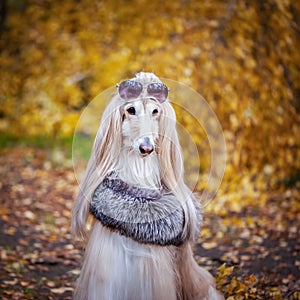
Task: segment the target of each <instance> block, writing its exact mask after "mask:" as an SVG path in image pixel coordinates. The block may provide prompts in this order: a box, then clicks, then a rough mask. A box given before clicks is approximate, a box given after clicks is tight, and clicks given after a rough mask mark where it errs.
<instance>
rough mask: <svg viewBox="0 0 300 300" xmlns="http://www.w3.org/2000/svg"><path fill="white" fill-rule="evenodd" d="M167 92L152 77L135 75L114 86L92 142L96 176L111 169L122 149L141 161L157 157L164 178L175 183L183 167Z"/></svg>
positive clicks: (143, 74)
mask: <svg viewBox="0 0 300 300" xmlns="http://www.w3.org/2000/svg"><path fill="white" fill-rule="evenodd" d="M168 92H169V91H168V88H167V87H166V86H165V85H164V84H163V83H162V82H161V81H160V79H159V78H158V77H156V76H155V75H154V74H152V73H144V72H141V73H138V74H137V75H136V77H135V78H133V79H131V80H127V81H124V82H122V83H121V84H119V85H117V89H116V93H115V95H114V96H113V97H112V100H111V101H110V103H109V104H108V106H107V108H106V109H105V111H104V113H103V116H102V120H101V124H100V127H99V130H98V133H97V137H96V139H95V144H94V149H93V153H94V157H95V159H96V165H97V167H98V172H99V173H101V174H104V173H106V172H107V171H108V170H109V169H111V168H113V165H114V164H115V163H116V161H117V159H118V157H119V156H120V153H121V151H122V150H124V149H126V150H128V151H133V152H134V153H135V154H136V155H138V156H140V157H142V158H143V159H147V157H150V156H152V155H158V157H159V164H160V168H161V170H162V174H165V173H166V172H167V173H168V174H172V176H168V175H166V178H171V177H172V178H174V180H172V181H177V180H178V179H179V177H181V175H182V171H183V165H182V157H181V150H180V145H179V141H178V136H177V132H176V115H175V111H174V109H173V107H172V106H171V104H170V102H169V99H168ZM175 178H177V179H176V180H175ZM173 184H174V185H176V182H174V183H173ZM173 184H172V185H173ZM168 185H169V184H168Z"/></svg>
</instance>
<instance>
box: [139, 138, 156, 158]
mask: <svg viewBox="0 0 300 300" xmlns="http://www.w3.org/2000/svg"><path fill="white" fill-rule="evenodd" d="M139 150H140V153H141V154H142V155H149V154H150V153H152V152H153V150H154V146H153V144H152V143H151V141H150V139H149V138H148V137H145V138H144V139H143V141H142V143H141V144H140V145H139Z"/></svg>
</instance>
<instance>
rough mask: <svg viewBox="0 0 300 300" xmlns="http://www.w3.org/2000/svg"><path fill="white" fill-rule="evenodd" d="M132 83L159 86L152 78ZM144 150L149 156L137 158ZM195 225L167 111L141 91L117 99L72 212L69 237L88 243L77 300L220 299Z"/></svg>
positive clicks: (195, 216)
mask: <svg viewBox="0 0 300 300" xmlns="http://www.w3.org/2000/svg"><path fill="white" fill-rule="evenodd" d="M135 80H138V81H140V82H141V83H142V84H143V85H144V86H147V85H148V84H149V83H152V82H160V80H159V79H158V78H157V77H156V76H155V75H154V74H152V73H139V74H137V75H136V78H135ZM133 112H134V113H133ZM145 144H146V145H147V146H151V147H153V149H154V151H153V152H152V153H151V154H150V153H149V154H148V155H145V153H141V152H139V150H140V146H141V145H145ZM110 174H115V178H111V177H109V175H110ZM116 180H117V181H116ZM143 208H145V209H144V210H143ZM122 209H124V211H122ZM103 216H104V217H103ZM90 217H91V229H90V230H88V226H87V224H88V223H89V218H90ZM128 221H129V222H128ZM200 223H201V215H200V208H199V207H198V204H197V201H196V199H195V198H194V196H193V194H192V193H191V191H190V190H189V189H188V188H187V186H186V185H185V184H184V181H183V160H182V155H181V150H180V145H179V141H178V136H177V132H176V118H175V112H174V110H173V108H172V106H171V104H170V103H169V101H166V102H164V103H159V102H158V101H156V100H155V99H153V98H150V97H148V96H147V93H146V89H144V91H143V93H142V94H141V95H140V97H139V98H138V99H133V100H131V101H125V100H123V99H122V98H121V97H120V96H119V94H118V93H116V94H115V95H113V97H112V99H111V101H110V103H109V105H108V106H107V108H106V110H105V111H104V113H103V116H102V119H101V124H100V126H99V130H98V133H97V136H96V138H95V142H94V147H93V150H92V154H91V157H90V160H89V163H88V166H87V170H86V174H85V177H84V179H83V181H82V184H81V186H80V193H79V195H78V197H77V200H76V202H75V205H74V208H73V215H72V229H73V232H74V234H75V235H76V236H77V237H78V238H81V239H83V240H84V241H85V242H86V250H85V256H84V261H83V266H82V270H81V273H80V276H79V279H78V281H77V286H76V290H75V294H74V299H80V300H83V299H89V300H96V299H97V300H101V299H103V300H135V299H136V300H138V299H139V300H140V299H142V300H164V299H166V300H167V299H168V300H173V299H174V300H175V299H188V300H191V299H199V300H200V299H202V300H218V299H223V297H222V296H221V295H220V294H219V293H218V292H217V291H216V289H215V284H214V280H213V278H212V276H211V275H210V274H209V273H208V272H207V271H205V270H204V269H203V268H201V267H199V266H198V264H197V263H196V262H195V260H194V258H193V253H192V249H191V246H192V244H193V243H194V240H195V239H196V238H197V237H198V234H199V228H200Z"/></svg>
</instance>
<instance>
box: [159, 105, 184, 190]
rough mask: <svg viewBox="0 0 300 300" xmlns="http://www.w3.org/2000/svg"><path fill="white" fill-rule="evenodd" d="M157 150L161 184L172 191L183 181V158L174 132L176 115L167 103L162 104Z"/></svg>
mask: <svg viewBox="0 0 300 300" xmlns="http://www.w3.org/2000/svg"><path fill="white" fill-rule="evenodd" d="M159 150H160V151H159V159H160V168H161V174H162V180H163V184H164V185H165V186H166V187H167V188H168V189H169V190H171V191H174V190H176V187H178V184H179V185H181V182H182V181H183V158H182V154H181V147H180V144H179V139H178V135H177V131H176V115H175V112H174V109H173V107H172V106H171V104H169V103H164V104H163V109H162V115H161V117H160V121H159Z"/></svg>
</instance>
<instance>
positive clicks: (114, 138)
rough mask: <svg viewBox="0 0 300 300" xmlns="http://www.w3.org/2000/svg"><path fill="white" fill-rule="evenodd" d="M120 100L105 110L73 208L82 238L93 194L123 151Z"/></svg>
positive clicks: (75, 226) (75, 231)
mask: <svg viewBox="0 0 300 300" xmlns="http://www.w3.org/2000/svg"><path fill="white" fill-rule="evenodd" d="M117 100H118V99H113V100H112V101H111V102H110V103H109V105H108V106H107V108H106V109H105V111H104V112H103V116H102V119H101V122H100V127H99V129H98V132H97V135H96V138H95V141H94V146H93V149H92V153H91V157H90V159H89V162H88V166H87V168H86V171H85V175H84V178H83V180H82V183H81V184H80V191H79V194H78V196H77V199H76V202H75V204H74V207H73V213H72V231H73V234H74V235H75V236H76V237H77V238H80V239H84V238H85V237H86V236H87V222H88V217H89V203H90V201H91V198H92V195H93V193H94V191H95V189H96V188H97V186H98V185H99V184H100V183H101V181H102V180H103V179H104V177H105V176H106V175H107V173H108V172H109V171H110V170H111V169H112V168H113V166H114V165H115V163H116V160H117V158H118V156H119V154H120V150H121V143H122V115H121V107H120V105H119V104H118V101H117Z"/></svg>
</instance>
